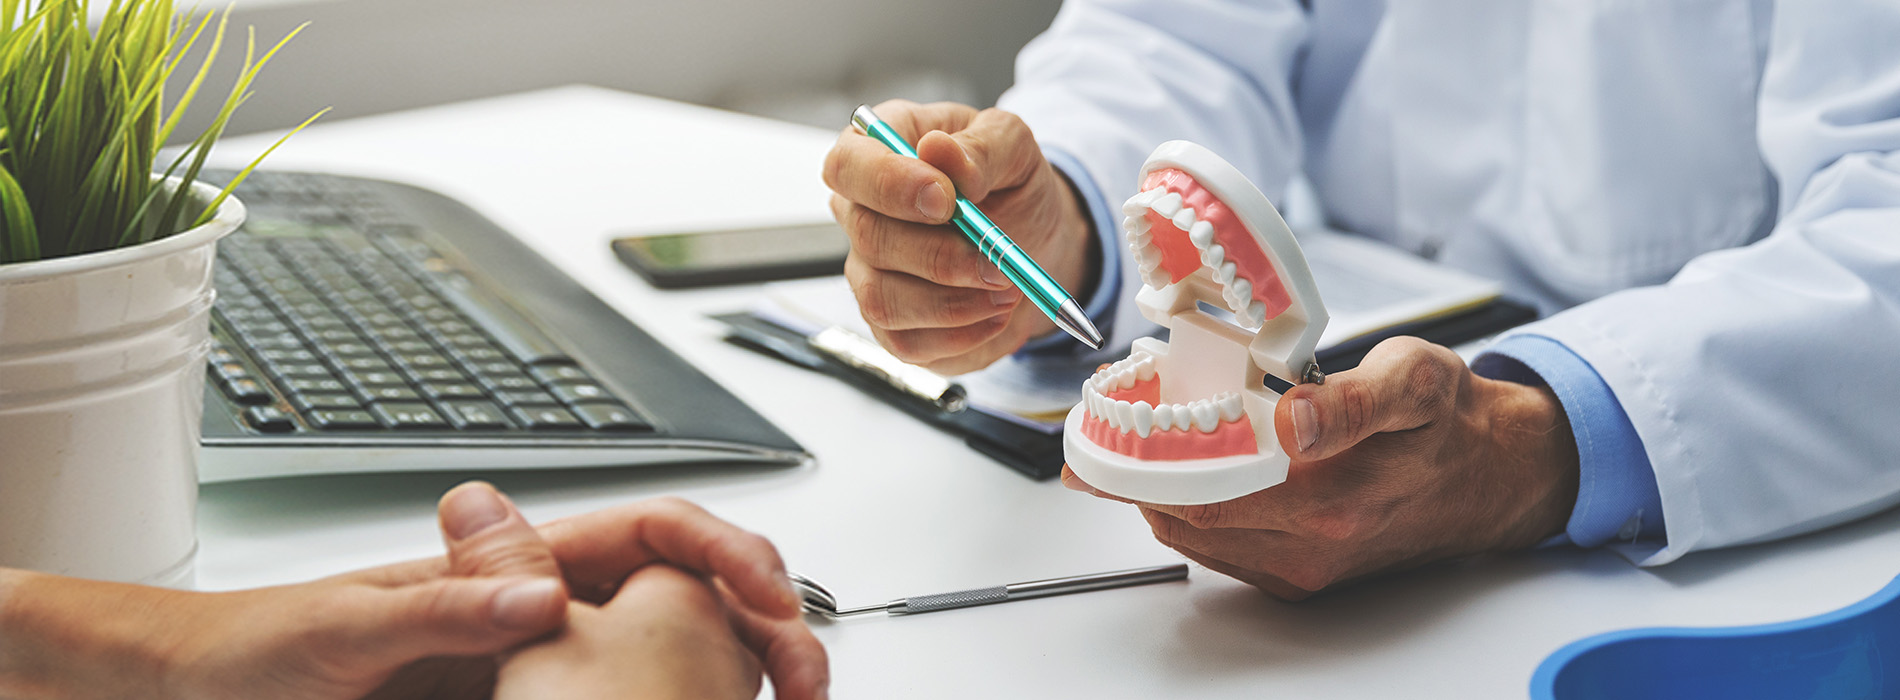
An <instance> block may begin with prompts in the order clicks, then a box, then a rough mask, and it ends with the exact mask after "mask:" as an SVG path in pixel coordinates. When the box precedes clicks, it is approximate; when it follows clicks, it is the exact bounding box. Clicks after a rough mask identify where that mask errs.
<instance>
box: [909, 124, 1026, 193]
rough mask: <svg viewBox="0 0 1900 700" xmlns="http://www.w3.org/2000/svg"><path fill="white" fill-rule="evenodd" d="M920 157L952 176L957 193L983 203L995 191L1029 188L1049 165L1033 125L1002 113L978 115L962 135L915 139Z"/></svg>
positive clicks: (929, 135) (941, 134)
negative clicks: (1038, 173) (1030, 126)
mask: <svg viewBox="0 0 1900 700" xmlns="http://www.w3.org/2000/svg"><path fill="white" fill-rule="evenodd" d="M917 157H918V158H921V159H922V160H923V161H924V162H926V163H929V164H931V165H933V166H936V168H937V170H939V171H941V172H942V173H943V174H945V175H948V176H949V177H950V181H951V182H952V183H955V184H956V189H957V192H958V193H959V194H962V195H963V196H964V197H966V198H968V199H969V200H970V201H972V202H977V203H979V204H981V203H982V202H983V201H984V200H986V199H989V196H990V193H992V192H995V191H997V190H1002V189H1010V188H1014V187H1021V186H1023V185H1025V184H1028V183H1029V181H1030V180H1031V179H1032V178H1033V177H1034V176H1035V175H1036V174H1037V172H1038V171H1039V170H1040V169H1041V168H1042V167H1044V162H1045V161H1044V160H1043V157H1042V150H1041V149H1040V148H1039V147H1038V146H1037V145H1036V137H1035V135H1034V134H1032V133H1030V131H1029V125H1028V124H1024V123H1023V120H1022V118H1021V117H1018V116H1016V115H1014V114H1011V113H1009V112H1005V111H1002V110H1000V109H986V110H983V111H981V112H978V113H977V114H976V117H975V118H974V119H972V120H970V124H969V126H967V127H965V128H964V129H963V130H961V131H951V130H947V129H946V130H939V131H932V132H929V133H926V134H924V135H923V136H922V137H921V138H919V139H918V140H917Z"/></svg>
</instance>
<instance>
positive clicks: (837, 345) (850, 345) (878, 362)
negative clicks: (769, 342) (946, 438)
mask: <svg viewBox="0 0 1900 700" xmlns="http://www.w3.org/2000/svg"><path fill="white" fill-rule="evenodd" d="M805 342H806V343H807V344H809V345H810V346H811V348H812V349H813V350H817V351H818V352H820V353H822V354H824V355H825V356H827V357H830V358H831V359H833V360H836V361H838V362H840V363H842V364H844V365H845V366H847V367H850V368H852V369H855V370H857V371H859V372H863V373H864V374H867V375H869V376H871V377H873V378H875V379H877V380H878V381H881V382H883V383H885V384H889V385H890V386H891V387H892V388H894V389H897V390H898V391H901V392H904V393H905V394H907V395H909V396H913V397H916V398H917V399H919V400H922V401H923V402H925V403H928V404H931V405H933V406H936V407H937V410H940V411H943V412H945V413H957V412H959V411H962V410H963V409H965V408H967V407H969V405H970V401H969V394H968V392H966V391H964V389H963V385H962V384H958V383H956V382H954V381H951V380H950V379H948V378H946V377H944V376H943V375H940V374H937V373H936V372H932V371H930V370H927V369H924V368H922V367H918V366H916V365H913V364H909V363H906V362H904V361H903V360H899V359H897V356H895V355H892V354H891V353H889V352H887V351H885V349H884V348H882V347H879V346H878V344H877V343H873V342H871V341H869V340H866V339H864V337H863V336H860V335H858V334H856V333H853V332H851V331H849V330H846V329H845V328H843V327H842V326H831V327H829V328H826V329H824V330H822V331H819V332H818V333H817V335H813V336H812V337H811V338H809V339H807V340H806V341H805Z"/></svg>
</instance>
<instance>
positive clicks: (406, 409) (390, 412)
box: [370, 403, 449, 430]
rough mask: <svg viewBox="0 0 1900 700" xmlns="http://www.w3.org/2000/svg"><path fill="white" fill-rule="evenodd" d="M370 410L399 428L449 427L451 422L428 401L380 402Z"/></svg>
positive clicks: (385, 422)
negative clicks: (427, 402)
mask: <svg viewBox="0 0 1900 700" xmlns="http://www.w3.org/2000/svg"><path fill="white" fill-rule="evenodd" d="M370 411H372V412H374V413H375V414H376V417H377V418H380V419H382V421H383V423H384V424H386V425H388V426H389V427H392V428H395V429H397V430H402V429H405V428H408V429H419V428H446V427H449V422H448V421H446V420H443V419H442V415H441V414H439V413H436V412H435V409H433V408H430V407H429V404H426V403H378V404H376V405H375V406H371V407H370Z"/></svg>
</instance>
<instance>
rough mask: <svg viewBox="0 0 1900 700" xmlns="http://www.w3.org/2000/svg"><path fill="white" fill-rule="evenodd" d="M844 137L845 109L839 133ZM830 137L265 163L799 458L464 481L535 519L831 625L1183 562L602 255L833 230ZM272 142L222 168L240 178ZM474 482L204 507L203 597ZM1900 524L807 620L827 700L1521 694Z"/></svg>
mask: <svg viewBox="0 0 1900 700" xmlns="http://www.w3.org/2000/svg"><path fill="white" fill-rule="evenodd" d="M839 122H840V124H842V123H843V122H844V115H839ZM833 138H834V135H833V134H831V133H829V132H825V131H822V130H814V129H808V128H804V127H797V126H789V125H784V124H778V123H773V122H766V121H761V120H758V119H753V118H750V117H744V116H738V115H733V114H727V113H722V112H713V111H707V110H701V109H698V108H694V107H687V106H682V105H678V104H674V103H669V102H662V101H657V100H653V99H648V98H642V97H636V96H631V95H626V94H622V93H615V92H609V91H604V90H597V89H591V88H566V89H561V90H554V91H548V92H540V93H533V94H528V95H520V96H512V97H505V98H500V99H494V100H487V101H481V102H475V103H468V104H462V105H455V106H448V107H441V108H434V109H427V110H420V111H415V112H408V113H402V114H395V115H388V116H382V117H375V118H368V119H360V120H355V121H348V122H337V123H328V124H322V125H319V126H316V127H313V128H311V129H310V130H308V131H306V132H305V133H303V134H301V135H299V136H297V137H296V138H295V139H293V140H292V141H291V142H290V143H289V144H288V145H286V146H285V147H284V148H283V150H281V151H279V152H278V153H277V154H276V155H274V156H273V157H272V158H271V160H270V161H269V165H270V166H271V167H274V168H279V169H308V170H320V171H330V172H338V173H345V174H354V175H366V176H375V177H383V178H389V179H397V180H404V181H408V182H412V183H415V184H419V185H422V186H425V187H430V188H433V189H436V190H438V191H441V192H443V193H445V194H448V195H450V196H453V197H456V198H459V199H462V200H463V201H465V202H467V203H468V204H470V205H471V206H473V207H475V208H476V209H477V210H480V211H481V212H482V213H484V214H486V215H487V216H488V217H490V218H492V219H494V220H495V221H496V222H497V223H499V224H500V225H501V226H502V227H503V228H507V229H509V230H511V231H514V232H515V233H516V234H518V235H520V236H522V237H523V238H525V239H527V240H528V241H529V242H530V243H531V244H532V245H533V246H534V247H535V248H536V249H537V250H539V251H541V252H542V253H543V254H544V255H546V256H547V257H548V258H549V259H550V260H552V261H553V262H554V263H555V264H556V265H558V266H559V267H561V268H562V269H564V270H566V271H567V272H569V273H571V274H572V275H574V276H575V277H576V278H578V279H580V280H581V281H582V282H583V283H585V284H586V285H587V286H588V287H589V288H591V289H592V290H593V291H594V292H595V293H596V294H598V295H599V296H600V297H601V298H603V299H605V300H606V301H607V303H609V304H612V305H613V306H614V307H615V308H617V309H619V310H620V311H621V312H623V313H625V314H627V315H628V316H630V317H632V318H634V319H636V320H637V321H639V322H640V323H641V324H642V325H643V326H644V327H646V328H647V329H648V330H650V331H651V332H653V333H654V335H656V336H658V337H659V338H660V339H661V340H662V341H663V342H665V343H666V344H668V345H669V346H671V347H672V348H673V349H674V350H676V351H678V352H679V353H680V354H682V355H684V356H686V357H688V358H691V359H692V360H693V361H694V362H696V363H697V364H699V366H700V367H701V368H702V369H704V370H705V371H706V372H707V373H708V374H710V375H711V376H712V377H713V378H714V379H715V380H717V381H719V382H720V383H721V384H723V385H725V386H726V387H727V388H729V389H731V390H732V391H733V392H734V393H735V394H737V395H738V396H739V397H740V398H741V399H744V400H745V401H747V402H748V403H750V404H751V405H753V406H755V407H757V409H758V410H759V411H760V412H761V413H763V414H764V415H765V416H766V417H767V418H768V419H770V420H772V421H774V422H775V423H777V424H778V425H779V426H780V427H782V428H784V429H785V430H786V431H787V432H788V433H790V434H791V435H792V436H793V437H794V438H796V439H797V440H798V441H800V442H801V443H803V444H804V445H805V447H806V448H807V449H809V450H810V451H811V452H812V453H813V454H815V455H816V456H817V463H816V465H815V466H811V467H806V468H799V469H762V470H741V471H730V470H728V471H714V470H706V469H673V468H666V469H608V470H596V471H585V472H576V471H564V472H555V473H507V474H487V475H482V476H484V477H485V478H489V479H491V480H492V481H494V482H496V483H497V484H499V485H500V486H501V487H502V488H504V489H506V490H507V491H508V492H509V493H510V494H512V495H513V496H514V498H515V500H516V501H518V502H519V503H520V504H521V506H522V507H523V508H524V509H525V510H526V511H527V514H528V516H529V517H530V518H531V519H534V520H537V521H539V520H545V519H549V518H554V517H558V516H563V515H569V514H573V513H580V512H584V511H589V510H593V509H596V508H600V507H603V506H608V505H612V504H617V503H623V502H627V501H631V500H635V499H641V498H647V497H652V496H659V495H663V494H674V495H679V496H683V497H686V498H688V499H691V500H694V501H696V502H699V503H701V504H703V505H705V506H706V507H707V508H709V509H711V510H712V511H714V512H715V513H718V514H719V515H721V516H723V517H725V518H727V519H730V520H733V521H735V522H738V523H739V524H741V525H743V526H745V527H747V528H750V529H753V530H756V531H758V532H761V533H764V534H766V535H768V536H770V537H771V538H772V539H773V540H774V541H776V542H777V543H778V546H779V549H780V550H781V551H782V552H783V553H784V555H785V558H786V560H787V561H788V562H790V564H791V566H792V567H794V568H796V569H798V570H800V571H803V572H804V573H806V574H808V575H811V576H812V577H814V578H817V579H818V580H820V581H822V582H824V583H826V584H827V585H829V586H830V587H831V588H832V589H833V590H834V591H835V592H837V593H838V594H839V596H840V597H841V598H842V599H843V602H844V603H845V604H847V605H850V604H862V603H867V602H875V601H882V600H886V599H889V598H894V597H899V596H905V595H918V594H925V593H936V592H942V591H949V590H955V589H959V588H966V587H976V586H985V585H993V584H999V583H1005V582H1010V581H1020V580H1027V579H1036V578H1044V577H1051V576H1062V575H1070V574H1080V573H1086V572H1095V571H1103V570H1108V569H1117V568H1124V567H1134V566H1145V565H1150V564H1161V563H1168V562H1173V561H1178V558H1177V557H1176V556H1174V554H1173V553H1172V552H1170V551H1169V550H1167V549H1166V548H1164V547H1162V546H1160V545H1158V544H1156V543H1155V542H1154V541H1153V540H1152V539H1151V538H1150V536H1149V534H1148V529H1147V527H1146V526H1145V524H1144V523H1143V522H1142V520H1141V518H1140V517H1139V516H1137V515H1136V514H1135V513H1134V511H1133V509H1132V508H1130V507H1127V506H1123V505H1119V504H1114V503H1110V502H1107V501H1101V500H1097V499H1094V498H1089V497H1086V496H1083V495H1081V494H1077V493H1073V492H1070V491H1067V490H1065V489H1063V488H1062V487H1061V486H1060V485H1058V484H1056V483H1035V482H1031V481H1029V480H1027V479H1024V478H1023V477H1021V476H1019V475H1017V474H1016V473H1014V472H1012V471H1009V470H1007V469H1005V468H1003V467H1001V466H998V465H996V464H994V463H991V462H990V461H989V460H988V459H987V458H985V457H983V456H981V455H979V454H977V453H975V452H973V451H971V450H970V449H968V448H966V447H964V446H963V445H962V444H961V443H960V442H958V441H957V440H956V439H954V438H952V437H950V436H947V435H944V434H941V433H939V432H937V431H935V430H932V429H930V428H928V427H925V426H923V425H921V424H919V423H917V422H915V421H913V420H911V419H910V418H908V417H906V416H903V415H901V414H899V413H897V412H895V411H892V410H890V409H888V408H887V407H885V406H884V405H883V404H880V403H878V402H876V401H874V400H872V399H869V398H866V397H864V396H862V395H860V394H858V393H857V392H855V391H853V390H851V389H850V388H848V387H846V386H844V385H843V384H841V383H838V382H835V381H833V380H830V379H828V378H825V377H822V376H819V375H817V374H814V373H810V372H806V371H803V370H799V369H796V368H793V367H791V366H789V365H786V364H783V363H780V362H778V361H775V360H771V359H767V358H765V357H762V356H759V355H756V354H753V353H750V352H747V351H744V350H740V349H737V348H734V347H731V346H729V345H727V344H725V343H722V342H720V341H719V329H718V327H717V324H715V323H714V322H712V321H709V320H706V319H705V318H704V317H703V314H705V313H707V312H714V311H726V310H732V309H736V308H742V307H744V306H745V305H746V304H747V301H748V295H749V294H750V293H752V291H753V290H750V289H747V288H728V289H716V290H710V291H694V292H662V291H657V290H654V289H652V288H651V287H648V286H647V285H646V284H645V283H644V282H643V281H641V280H640V279H639V278H638V277H636V276H634V275H633V274H631V273H629V272H628V271H626V270H624V269H622V268H621V267H620V265H619V263H618V262H616V261H615V259H614V257H613V256H612V255H611V254H610V253H609V252H608V249H607V241H608V239H609V238H610V237H612V236H613V235H614V234H615V233H617V232H626V231H658V230H667V229H671V228H675V227H694V226H718V225H721V224H732V223H739V222H743V221H748V220H750V221H763V220H769V219H773V218H778V217H790V216H819V217H822V216H824V212H825V209H824V201H825V196H826V193H825V190H824V187H823V185H822V184H821V183H820V181H819V175H818V173H819V164H820V162H821V159H822V157H823V155H824V152H825V150H826V148H828V146H829V145H830V143H831V141H832V139H833ZM264 143H265V140H264V139H263V138H262V137H251V138H244V139H235V140H233V141H231V142H229V143H228V144H227V146H226V147H225V148H224V150H223V152H222V153H221V154H220V156H219V161H220V162H221V163H223V164H226V165H229V164H232V163H236V162H239V161H240V160H243V159H248V158H249V157H250V156H251V155H253V154H255V153H256V152H257V151H258V149H260V148H261V147H262V145H263V144H264ZM463 478H465V477H464V476H463V475H445V474H433V475H378V476H357V477H318V478H306V479H292V480H279V481H263V482H249V483H236V484H220V485H213V486H207V487H205V489H204V492H203V498H202V501H201V505H200V508H199V517H200V528H199V529H200V533H201V537H202V550H201V553H200V556H199V574H198V580H199V582H200V585H201V586H203V587H205V588H207V589H227V588H238V587H248V586H258V585H266V584H276V583H287V582H292V581H298V580H304V579H308V578H313V577H317V576H321V575H326V574H332V573H337V572H341V571H345V570H348V569H353V568H359V567H363V566H369V565H373V564H380V563H385V562H390V561H395V560H400V559H406V558H411V557H419V556H426V555H433V554H435V553H437V552H438V551H439V550H440V544H439V542H438V540H437V536H436V534H435V525H434V514H433V506H434V503H435V499H436V498H437V496H439V495H440V494H441V493H442V492H443V491H444V490H445V489H447V488H448V487H449V486H450V485H452V484H454V483H456V482H458V481H460V480H462V479H463ZM1896 553H1900V513H1887V514H1884V515H1881V516H1877V517H1875V518H1873V519H1871V520H1866V521H1862V522H1860V523H1856V524H1853V525H1849V526H1846V527H1843V528H1838V529H1835V530H1832V531H1829V532H1825V533H1821V534H1818V535H1813V536H1809V537H1804V538H1800V539H1797V540H1793V541H1790V542H1784V543H1779V544H1773V545H1767V546H1759V547H1751V548H1744V549H1738V550H1731V551H1726V552H1714V553H1703V554H1696V555H1691V556H1690V557H1688V558H1687V559H1685V560H1683V561H1681V562H1678V563H1676V564H1672V565H1670V566H1668V567H1664V568H1660V569H1651V570H1639V569H1637V568H1635V567H1633V566H1631V565H1629V564H1628V563H1626V562H1625V561H1623V560H1622V559H1621V558H1619V557H1617V556H1615V555H1613V554H1610V553H1607V552H1600V551H1599V552H1583V551H1573V550H1557V551H1548V552H1538V553H1533V554H1528V555H1523V556H1514V557H1503V558H1495V559H1490V560H1484V561H1472V562H1464V563H1460V564H1456V565H1451V566H1445V567H1439V568H1435V569H1432V570H1429V571H1424V572H1418V573H1412V574H1407V575H1403V576H1399V577H1395V578H1391V579H1387V580H1383V581H1378V582H1375V583H1371V584H1367V585H1362V586H1358V587H1355V588H1352V589H1349V590H1346V591H1341V592H1338V593H1336V594H1332V595H1327V596H1324V597H1321V598H1319V599H1317V600H1313V601H1309V602H1306V603H1301V604H1284V603H1279V602H1276V601H1273V600H1271V599H1268V598H1266V597H1265V596H1263V595H1261V594H1258V593H1256V592H1255V591H1254V590H1253V589H1251V588H1248V587H1246V586H1244V585H1241V584H1239V583H1237V582H1235V581H1232V580H1230V579H1227V578H1225V577H1222V576H1220V575H1218V574H1214V573H1211V572H1208V571H1206V570H1203V569H1198V568H1197V569H1196V570H1195V571H1194V573H1193V575H1192V577H1191V578H1190V580H1189V581H1188V582H1186V583H1174V584H1163V585H1157V586H1148V587H1141V588H1133V589H1125V590H1118V591H1104V592H1096V593H1087V594H1081V595H1075V596H1068V597H1061V598H1052V599H1044V600H1037V601H1031V602H1022V603H1011V604H1007V605H999V606H990V607H986V608H976V609H970V610H962V611H954V612H945V613H938V614H930V615H921V616H916V617H905V618H889V619H880V618H870V619H855V620H851V621H848V622H845V623H835V624H824V623H819V624H817V625H816V627H817V632H818V636H819V637H820V638H821V639H823V640H824V642H825V643H826V644H827V645H828V647H829V648H830V650H831V658H832V666H833V674H834V677H835V681H834V684H833V687H834V690H835V695H836V696H837V697H840V698H971V697H985V698H1060V697H1089V698H1158V697H1196V698H1204V697H1233V698H1243V697H1244V698H1263V697H1326V698H1352V697H1367V698H1390V697H1445V698H1493V697H1498V698H1502V697H1522V696H1523V695H1524V693H1525V689H1526V688H1527V685H1528V681H1529V678H1530V674H1531V671H1532V669H1534V668H1535V667H1536V665H1537V664H1538V663H1539V662H1540V661H1542V660H1543V658H1544V657H1545V655H1547V654H1549V653H1550V652H1551V651H1553V650H1555V649H1556V648H1557V647H1559V646H1561V645H1563V644H1565V643H1568V642H1570V641H1572V640H1575V639H1578V638H1580V637H1583V636H1586V635H1590V634H1594V633H1598V632H1603V631H1607V630H1612V629H1621V628H1629V627H1640V626H1651V625H1729V624H1748V623H1760V622H1768V621H1775V620H1783V619H1790V618H1795V617H1804V616H1808V615H1812V614H1816V613H1820V612H1823V611H1826V610H1830V609H1834V608H1837V607H1840V606H1843V605H1846V604H1848V603H1850V602H1852V601H1855V600H1858V599H1860V598H1862V597H1865V596H1867V595H1869V594H1872V593H1873V592H1874V591H1875V590H1877V589H1879V588H1880V587H1881V586H1882V585H1884V584H1885V583H1886V582H1887V581H1889V580H1890V579H1892V578H1893V576H1894V575H1895V573H1896V572H1900V557H1896V556H1895V554H1896Z"/></svg>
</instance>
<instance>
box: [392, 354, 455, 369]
mask: <svg viewBox="0 0 1900 700" xmlns="http://www.w3.org/2000/svg"><path fill="white" fill-rule="evenodd" d="M396 360H397V361H398V362H401V363H402V364H403V365H404V366H406V367H408V368H410V369H416V370H423V369H445V368H447V367H448V366H449V358H446V357H443V356H441V355H437V354H435V353H434V352H433V351H430V352H411V353H404V354H401V355H397V356H396Z"/></svg>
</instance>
